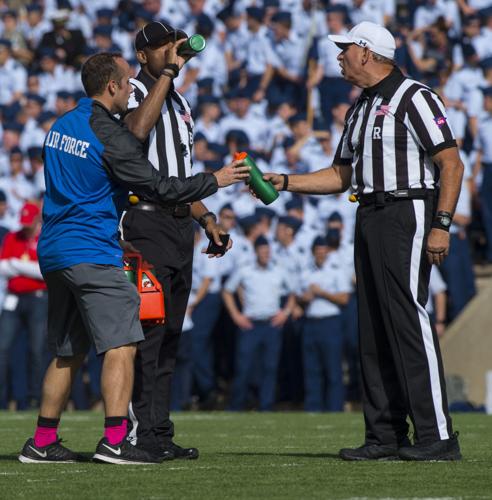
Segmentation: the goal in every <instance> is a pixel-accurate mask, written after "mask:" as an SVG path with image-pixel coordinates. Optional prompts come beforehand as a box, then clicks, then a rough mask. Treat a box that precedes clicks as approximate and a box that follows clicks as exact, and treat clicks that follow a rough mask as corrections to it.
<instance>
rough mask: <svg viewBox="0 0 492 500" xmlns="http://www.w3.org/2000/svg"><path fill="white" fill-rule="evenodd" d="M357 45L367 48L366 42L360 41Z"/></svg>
mask: <svg viewBox="0 0 492 500" xmlns="http://www.w3.org/2000/svg"><path fill="white" fill-rule="evenodd" d="M357 45H360V46H361V47H367V42H366V41H365V40H359V41H358V42H357Z"/></svg>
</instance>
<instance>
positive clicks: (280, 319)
mask: <svg viewBox="0 0 492 500" xmlns="http://www.w3.org/2000/svg"><path fill="white" fill-rule="evenodd" d="M288 319H289V314H288V313H287V312H286V311H284V310H283V309H280V311H278V312H277V314H275V316H274V317H273V318H272V320H271V321H270V324H271V325H272V326H277V327H281V326H284V324H285V322H286V321H287V320H288Z"/></svg>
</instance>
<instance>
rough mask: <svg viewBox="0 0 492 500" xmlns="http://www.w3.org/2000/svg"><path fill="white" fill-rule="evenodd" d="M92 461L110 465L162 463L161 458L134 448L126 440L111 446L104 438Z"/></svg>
mask: <svg viewBox="0 0 492 500" xmlns="http://www.w3.org/2000/svg"><path fill="white" fill-rule="evenodd" d="M92 460H94V462H102V463H108V464H130V465H144V464H159V463H161V462H162V459H161V458H159V457H156V456H155V455H152V454H151V453H149V452H148V451H145V450H141V449H140V448H137V447H136V446H133V445H132V444H131V443H130V442H128V441H127V440H126V438H125V439H123V441H121V443H118V444H109V441H108V440H107V439H106V438H102V439H101V440H100V441H99V443H98V445H97V448H96V453H95V454H94V456H93V457H92Z"/></svg>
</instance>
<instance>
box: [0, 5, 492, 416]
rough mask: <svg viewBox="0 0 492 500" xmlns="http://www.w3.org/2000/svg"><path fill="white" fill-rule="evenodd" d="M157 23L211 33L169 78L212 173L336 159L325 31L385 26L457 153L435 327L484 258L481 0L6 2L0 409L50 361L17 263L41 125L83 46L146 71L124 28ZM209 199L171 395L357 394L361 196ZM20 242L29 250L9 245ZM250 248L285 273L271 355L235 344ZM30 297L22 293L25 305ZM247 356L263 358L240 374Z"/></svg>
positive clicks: (213, 399)
mask: <svg viewBox="0 0 492 500" xmlns="http://www.w3.org/2000/svg"><path fill="white" fill-rule="evenodd" d="M10 4H12V5H10ZM152 20H164V21H166V22H168V23H169V24H171V25H173V26H174V27H176V28H180V29H182V30H184V31H185V32H186V33H188V34H189V35H191V34H193V33H199V34H201V35H202V36H203V37H205V38H206V40H207V47H206V49H205V50H204V51H203V52H202V53H200V54H199V55H198V56H197V57H196V58H194V59H192V60H190V61H189V62H188V63H187V64H186V65H185V67H184V69H183V70H182V71H181V72H180V75H179V77H178V78H177V79H176V80H175V82H174V85H175V87H176V89H177V90H178V91H179V92H180V93H182V94H183V95H184V96H185V97H186V98H187V99H188V101H189V102H190V105H191V107H192V109H193V111H194V113H193V120H194V123H195V137H194V159H193V170H194V172H200V171H214V170H216V169H218V168H220V167H221V166H222V165H223V164H225V163H227V162H229V161H230V160H231V158H232V155H233V154H234V153H235V152H236V151H247V152H248V153H249V154H250V155H251V156H252V157H253V158H254V159H255V161H256V162H257V164H258V166H259V167H260V168H261V169H262V170H263V171H276V172H287V173H289V172H290V173H297V172H301V173H302V172H309V171H314V170H317V169H319V168H322V167H328V166H330V165H331V161H332V159H333V157H334V154H335V150H336V148H337V145H338V140H339V138H340V136H341V132H342V130H343V124H344V117H345V113H346V111H347V110H348V108H349V107H350V105H351V103H352V102H354V100H355V99H356V98H357V95H358V90H357V89H355V88H353V87H352V86H351V85H349V84H348V83H347V82H345V81H344V80H343V78H342V76H341V74H340V68H339V65H338V61H337V59H336V58H337V54H338V52H339V49H338V48H337V47H336V46H335V45H334V44H333V43H331V42H330V41H329V40H328V38H327V36H326V35H327V34H329V33H335V34H338V33H343V32H345V31H346V30H348V29H350V27H351V26H352V25H354V24H356V23H359V22H361V21H372V22H376V23H380V24H384V25H386V26H387V27H388V28H389V29H390V30H391V32H392V33H393V34H394V35H395V37H396V40H397V50H396V63H397V65H398V66H399V67H400V68H401V69H402V70H403V71H404V72H405V73H406V74H409V75H410V76H412V77H414V78H415V79H417V80H419V81H422V82H424V83H426V84H427V85H429V86H430V87H432V88H433V89H435V90H436V91H438V92H439V94H440V95H441V97H442V99H443V100H444V102H445V104H446V106H447V109H448V121H449V123H450V125H451V127H452V129H453V131H454V133H455V135H456V138H457V141H458V144H459V146H460V149H461V154H462V158H463V162H464V164H465V166H466V171H465V178H464V181H463V189H462V194H461V196H460V200H459V203H458V207H457V211H456V215H455V218H454V223H453V227H452V228H451V233H452V236H451V253H450V256H449V257H448V259H447V261H446V262H445V264H444V265H443V266H441V268H440V269H439V270H437V269H434V270H433V274H432V279H431V298H430V300H429V303H428V309H429V312H430V313H431V315H432V317H433V318H434V321H435V326H436V330H437V332H438V334H440V335H443V334H444V330H445V327H446V325H447V324H448V323H449V322H450V321H452V320H453V319H454V318H456V317H457V316H458V315H459V313H460V312H461V310H462V309H463V308H464V307H465V305H466V304H467V302H468V301H469V300H470V299H471V298H472V297H473V295H474V294H475V285H474V276H473V267H472V266H473V262H475V263H478V264H481V263H487V262H492V229H491V221H490V219H491V217H492V207H488V204H490V203H491V201H490V200H491V199H492V193H491V194H490V197H489V198H488V199H487V197H485V196H484V193H485V191H484V186H483V185H482V177H483V176H482V170H481V165H482V163H484V164H487V163H492V126H491V123H492V1H491V0H420V1H419V0H415V1H401V0H396V1H393V0H319V1H316V0H256V1H255V0H173V1H171V0H143V1H142V2H137V1H131V0H121V1H119V2H118V0H84V1H83V2H82V1H81V0H71V1H69V0H58V1H56V0H44V1H40V2H34V1H33V2H22V1H17V2H7V1H5V0H0V118H1V120H0V239H3V240H4V245H3V248H2V253H1V255H0V280H2V282H1V284H0V289H1V292H0V296H1V297H0V300H1V301H2V303H3V310H2V314H1V316H0V408H5V407H7V406H8V405H9V402H10V404H12V401H14V402H15V403H14V405H15V406H16V407H17V408H18V409H25V408H29V407H35V406H36V405H37V404H38V402H39V381H40V379H41V377H42V374H43V370H44V367H45V366H46V361H47V359H48V354H47V353H46V352H45V348H44V343H43V342H42V341H41V340H43V336H44V335H45V329H43V328H40V325H44V324H45V321H46V310H45V308H44V309H43V304H44V306H45V305H46V297H45V293H46V292H45V287H44V284H43V282H42V277H41V276H40V275H39V274H36V269H33V266H32V265H26V262H27V263H29V262H30V263H31V264H32V262H35V252H34V255H33V252H32V250H33V249H34V250H35V245H36V241H37V240H36V238H37V229H38V228H39V219H40V216H39V213H38V211H37V210H36V207H40V206H41V204H42V196H43V192H44V178H43V159H42V146H43V142H44V137H45V134H46V132H47V131H48V130H49V129H50V127H51V125H52V123H53V121H54V120H55V119H56V118H57V117H58V116H60V115H61V114H63V113H65V112H67V111H69V110H70V109H72V108H73V107H74V106H76V103H77V101H78V99H79V98H80V97H82V96H83V95H84V93H83V91H82V85H81V81H80V68H81V65H82V64H83V62H84V60H86V59H87V57H89V56H90V55H92V54H94V53H97V52H99V51H115V52H121V53H122V54H123V56H124V57H125V58H126V59H127V60H128V61H129V62H130V64H131V66H132V67H133V68H134V71H135V73H137V72H138V71H139V67H138V63H137V61H136V58H135V53H134V48H133V41H134V38H135V34H136V32H137V31H138V30H139V29H141V28H142V27H143V26H145V24H147V23H148V22H150V21H152ZM487 127H490V133H488V130H489V129H488V128H487ZM489 155H490V158H489V157H488V156H489ZM490 168H492V167H490ZM487 189H490V187H488V188H487ZM206 204H207V206H208V207H209V208H210V210H213V211H215V212H216V213H217V214H218V217H219V222H220V224H221V225H222V226H223V228H224V229H226V230H227V231H228V232H229V233H230V234H231V236H232V239H233V241H234V245H233V249H232V250H231V251H230V252H229V253H228V254H227V255H226V256H225V257H223V258H222V259H207V258H206V257H205V256H204V255H202V254H201V249H202V248H203V247H205V246H206V241H205V240H206V238H205V236H204V235H203V234H201V233H200V230H199V229H197V233H196V242H195V244H196V254H195V266H194V276H193V292H192V295H191V297H190V303H189V309H188V314H187V317H186V320H185V325H184V333H183V338H182V343H181V348H180V355H179V359H178V361H177V366H176V375H175V378H174V388H173V408H174V409H175V410H182V409H188V408H204V409H212V408H223V407H228V408H231V409H244V408H260V409H263V410H266V409H274V408H280V407H289V408H302V407H303V405H304V408H305V409H307V410H311V411H323V410H329V411H341V410H343V409H344V408H346V407H347V403H348V402H349V403H357V402H358V401H359V400H360V387H359V376H358V368H357V367H358V360H357V356H358V355H357V328H358V327H357V321H356V310H357V304H356V300H355V294H354V290H355V283H354V281H353V274H354V273H353V259H352V252H353V246H352V240H353V231H354V219H355V211H356V208H357V206H356V203H350V202H349V201H348V197H347V194H343V195H333V196H293V195H291V194H290V193H281V196H280V198H279V199H278V200H277V201H276V202H275V203H273V204H272V205H270V206H268V207H265V206H264V205H262V203H261V202H259V201H258V200H255V199H254V198H253V197H252V196H251V195H250V194H249V192H248V190H247V188H246V187H245V186H242V185H234V186H231V187H230V188H227V189H222V190H220V191H219V192H218V193H217V194H216V195H214V196H212V197H210V198H208V199H207V200H206ZM33 228H34V229H33ZM13 234H14V235H13ZM20 240H22V241H21V243H19V241H20ZM12 242H14V243H12ZM7 243H8V244H7ZM15 244H17V245H21V246H22V245H24V246H23V248H24V250H23V251H22V254H21V255H15V256H14V257H13V255H14V254H15V252H14V253H12V252H11V247H12V245H14V246H15ZM265 248H268V251H266V250H265ZM259 262H266V263H268V265H271V266H274V268H275V269H277V270H278V273H284V274H285V276H286V279H285V280H284V281H285V283H283V284H282V286H283V287H284V288H285V289H283V291H282V294H281V296H279V300H280V301H281V304H285V301H287V300H290V298H291V297H293V300H295V302H293V306H292V307H291V308H289V312H290V316H289V317H288V318H284V321H282V329H281V335H280V336H279V337H278V338H277V339H276V340H275V341H273V340H272V343H271V345H255V346H251V349H256V350H257V351H258V352H260V351H262V352H267V353H274V354H273V355H272V356H264V357H262V356H258V357H255V356H252V357H251V356H246V355H243V354H244V353H236V352H235V345H236V337H237V335H240V332H241V329H247V328H248V324H247V317H246V315H245V313H244V310H243V312H241V311H240V309H238V308H237V307H236V308H235V307H234V306H233V305H232V306H231V300H230V298H231V297H232V300H233V302H234V303H235V304H238V303H241V301H239V302H237V299H238V290H239V295H241V297H240V299H242V304H243V306H244V305H245V302H244V301H245V300H246V301H248V300H249V301H250V302H247V304H246V305H247V307H248V308H253V310H254V309H255V307H256V308H260V309H261V306H262V304H264V303H265V301H267V300H268V299H269V298H271V296H269V294H268V293H267V292H266V290H267V289H268V284H267V283H266V282H265V281H264V280H262V279H260V280H258V281H256V282H254V280H250V281H251V283H250V282H249V281H248V276H246V275H244V272H243V275H241V272H242V270H244V269H250V268H253V267H254V266H255V265H256V264H258V263H259ZM34 267H35V266H34ZM278 273H277V274H278ZM273 274H276V273H273ZM265 279H266V278H265ZM248 287H249V288H248ZM251 287H252V288H251ZM255 287H256V288H255ZM245 289H246V290H245ZM320 289H321V290H320ZM248 293H249V295H248ZM23 294H29V296H30V297H31V298H32V304H30V305H28V306H25V305H24V306H23V307H21V305H22V304H23V302H22V300H20V299H22V295H23ZM327 294H328V295H329V298H327ZM243 295H247V297H243ZM19 300H20V302H19ZM33 304H34V305H33ZM34 311H36V316H35V318H34ZM43 315H44V316H43ZM320 318H324V319H325V318H330V321H331V323H329V325H330V326H329V328H328V331H326V328H325V327H324V328H322V329H320V328H317V326H316V324H317V323H316V322H317V321H318V320H319V319H320ZM332 320H333V321H332ZM318 330H319V331H318ZM255 352H256V351H255ZM272 357H273V358H274V359H276V360H278V362H276V363H274V365H273V366H271V364H269V363H267V361H268V359H271V358H272ZM245 359H248V360H251V359H253V360H256V361H253V362H252V364H251V366H249V367H248V371H249V372H250V373H253V376H252V377H249V378H248V381H247V383H246V384H245V383H242V385H241V383H240V381H239V379H238V377H239V375H238V374H239V373H242V369H243V367H241V363H243V362H245V361H244V360H245ZM262 360H263V361H262ZM255 363H256V365H255ZM267 365H268V366H267ZM243 371H244V370H243ZM266 373H270V374H271V373H273V374H274V376H273V377H274V380H273V383H275V384H276V385H277V396H276V399H275V401H264V400H262V396H261V394H262V384H264V383H266V382H265V380H266V378H267V377H266V375H265V374H266ZM99 375H100V359H98V358H97V357H96V356H95V355H94V354H91V355H90V356H89V358H88V360H87V363H86V366H85V368H84V371H83V372H82V373H81V374H80V375H79V377H78V379H77V381H76V383H75V387H74V391H73V393H72V400H73V403H74V405H75V407H77V408H88V407H92V406H93V405H94V404H95V403H97V401H99V399H100V392H99V383H98V382H99ZM270 378H271V377H270ZM243 382H244V381H243ZM269 383H271V382H269ZM235 391H236V392H235ZM239 391H240V392H241V394H240V395H238V393H239ZM282 405H283V406H282Z"/></svg>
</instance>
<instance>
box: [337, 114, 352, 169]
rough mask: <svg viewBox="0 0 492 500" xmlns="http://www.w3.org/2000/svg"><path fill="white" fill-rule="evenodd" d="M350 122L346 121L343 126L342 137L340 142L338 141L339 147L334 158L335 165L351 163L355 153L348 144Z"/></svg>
mask: <svg viewBox="0 0 492 500" xmlns="http://www.w3.org/2000/svg"><path fill="white" fill-rule="evenodd" d="M348 129H349V127H348V123H347V122H345V126H344V127H343V132H342V137H340V142H339V143H338V147H337V150H336V153H335V158H334V159H333V164H334V165H351V164H352V158H353V153H352V151H350V148H349V145H348V137H349V134H348Z"/></svg>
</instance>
